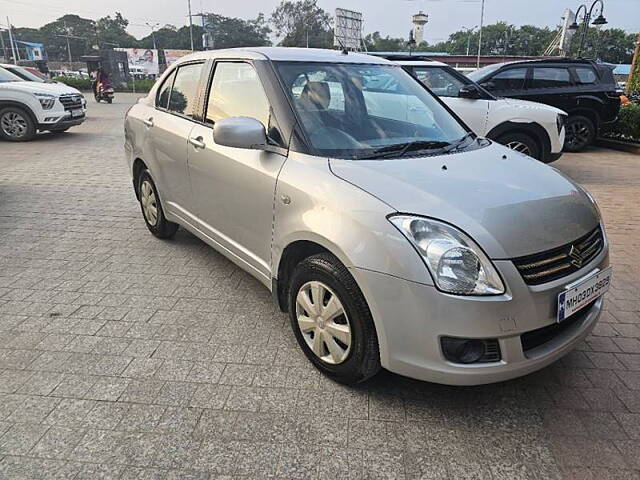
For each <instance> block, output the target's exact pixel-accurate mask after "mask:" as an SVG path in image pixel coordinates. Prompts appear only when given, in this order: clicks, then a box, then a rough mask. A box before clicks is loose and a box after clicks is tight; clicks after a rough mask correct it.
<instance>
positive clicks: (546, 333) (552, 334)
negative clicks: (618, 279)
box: [520, 300, 596, 353]
mask: <svg viewBox="0 0 640 480" xmlns="http://www.w3.org/2000/svg"><path fill="white" fill-rule="evenodd" d="M595 302H596V300H594V301H593V302H591V303H590V304H589V305H587V306H586V307H584V308H583V309H581V310H580V311H578V312H576V313H574V314H573V315H571V316H570V317H567V318H566V319H565V320H563V321H562V322H560V323H553V324H551V325H547V326H546V327H542V328H538V329H537V330H532V331H530V332H527V333H523V334H522V335H521V336H520V341H521V342H522V351H523V352H525V353H527V352H528V351H529V350H533V349H534V348H536V347H539V346H540V345H544V344H545V343H547V342H549V341H551V340H553V339H554V338H556V337H557V336H558V335H560V334H561V333H562V332H564V331H565V330H567V329H569V328H571V326H572V325H575V324H577V323H579V322H581V321H582V320H583V319H584V318H585V317H586V316H587V314H588V313H589V312H590V311H591V307H593V304H594V303H595Z"/></svg>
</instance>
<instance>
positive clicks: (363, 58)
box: [180, 47, 392, 65]
mask: <svg viewBox="0 0 640 480" xmlns="http://www.w3.org/2000/svg"><path fill="white" fill-rule="evenodd" d="M209 58H212V59H215V58H243V59H247V60H264V59H269V60H273V61H289V62H328V63H365V64H384V65H389V64H392V62H389V61H388V60H385V59H384V58H380V57H374V56H371V55H365V54H362V53H356V52H349V53H348V54H345V53H342V51H340V50H329V49H323V48H298V47H241V48H227V49H223V50H207V51H205V52H194V53H191V54H189V55H186V56H184V57H182V58H181V59H180V62H181V63H182V62H183V61H189V60H196V59H209Z"/></svg>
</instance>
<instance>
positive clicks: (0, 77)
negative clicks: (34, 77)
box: [0, 67, 86, 142]
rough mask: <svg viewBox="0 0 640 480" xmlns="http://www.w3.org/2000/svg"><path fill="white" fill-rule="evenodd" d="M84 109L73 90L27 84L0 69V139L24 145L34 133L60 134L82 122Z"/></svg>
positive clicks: (49, 85) (57, 84) (53, 84)
mask: <svg viewBox="0 0 640 480" xmlns="http://www.w3.org/2000/svg"><path fill="white" fill-rule="evenodd" d="M85 107H86V101H85V99H84V97H83V95H82V94H81V93H80V92H79V91H78V90H76V89H75V88H72V87H68V86H67V85H63V84H60V83H39V82H27V81H24V80H23V79H22V78H20V77H18V76H17V75H15V74H13V73H11V72H9V71H8V70H6V69H4V68H2V67H0V138H3V139H5V140H10V141H14V142H24V141H27V140H31V139H32V138H33V137H34V136H35V135H36V133H37V132H38V131H50V132H64V131H66V130H68V129H69V128H70V127H72V126H74V125H80V124H81V123H82V122H83V121H84V119H85Z"/></svg>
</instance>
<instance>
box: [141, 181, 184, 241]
mask: <svg viewBox="0 0 640 480" xmlns="http://www.w3.org/2000/svg"><path fill="white" fill-rule="evenodd" d="M145 185H148V186H149V187H150V188H151V190H152V191H153V196H154V197H153V198H154V199H155V208H156V215H155V222H154V221H153V220H152V219H150V218H147V217H148V213H147V212H145V205H144V200H143V188H146V187H145ZM137 188H138V198H139V199H140V210H141V211H142V218H144V223H145V224H146V225H147V228H148V229H149V231H150V232H151V233H152V234H153V235H154V236H156V237H158V238H171V237H173V236H174V235H175V234H176V231H177V230H178V224H177V223H173V222H170V221H169V220H167V219H166V218H165V216H164V211H163V210H162V204H161V202H160V196H159V195H158V189H157V188H156V184H155V183H154V181H153V179H152V178H151V175H150V174H149V170H144V171H143V172H142V173H141V174H140V177H139V179H138V187H137Z"/></svg>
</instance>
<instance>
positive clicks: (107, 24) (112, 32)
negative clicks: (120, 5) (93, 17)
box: [95, 12, 138, 47]
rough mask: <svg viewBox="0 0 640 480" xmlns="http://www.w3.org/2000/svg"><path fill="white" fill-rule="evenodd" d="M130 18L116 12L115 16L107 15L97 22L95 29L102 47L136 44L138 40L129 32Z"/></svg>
mask: <svg viewBox="0 0 640 480" xmlns="http://www.w3.org/2000/svg"><path fill="white" fill-rule="evenodd" d="M128 25H129V20H127V19H125V18H124V17H123V16H122V14H121V13H120V12H116V15H115V17H113V18H112V17H111V15H107V16H106V17H103V18H100V19H98V20H97V21H96V22H95V30H96V32H97V35H98V39H99V42H100V46H101V47H105V46H106V47H128V46H130V45H135V44H137V43H138V41H137V40H136V39H135V37H134V36H132V35H129V34H128V33H127V26H128Z"/></svg>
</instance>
